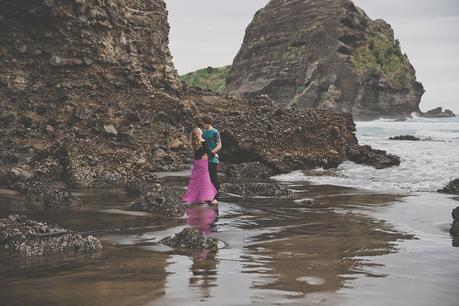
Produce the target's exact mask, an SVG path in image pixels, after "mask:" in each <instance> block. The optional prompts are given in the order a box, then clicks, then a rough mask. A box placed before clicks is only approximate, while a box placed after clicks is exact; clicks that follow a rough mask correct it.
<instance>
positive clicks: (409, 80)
mask: <svg viewBox="0 0 459 306" xmlns="http://www.w3.org/2000/svg"><path fill="white" fill-rule="evenodd" d="M224 92H225V93H228V94H231V95H235V96H239V97H250V96H255V95H259V94H267V95H269V96H270V98H272V99H273V100H274V101H275V102H276V103H278V104H280V105H285V106H286V107H287V106H294V105H296V106H298V107H302V108H319V109H326V110H331V111H337V112H348V113H352V114H353V115H354V117H355V118H357V119H363V120H371V119H375V118H379V117H387V118H403V117H408V116H409V115H410V114H411V113H413V112H416V113H419V112H420V109H419V103H420V101H421V97H422V95H423V93H424V88H423V86H422V84H421V83H420V82H418V81H417V80H416V73H415V69H414V68H413V66H412V65H411V64H410V62H409V60H408V57H407V55H406V54H403V53H402V51H401V47H400V42H399V41H398V40H396V39H395V37H394V31H393V29H392V28H391V26H390V25H389V24H388V23H386V22H385V21H384V20H371V19H370V18H369V17H368V16H367V14H366V13H365V12H364V11H363V10H362V9H360V8H358V7H356V6H355V5H354V3H353V2H352V1H349V0H289V1H284V0H271V1H270V2H269V3H268V4H267V6H266V7H265V8H263V9H261V10H260V11H258V12H257V13H256V14H255V17H254V19H253V21H252V23H251V24H250V25H249V26H248V28H247V30H246V35H245V38H244V41H243V44H242V47H241V49H240V51H239V53H238V54H237V56H236V58H235V59H234V62H233V65H232V68H231V70H230V72H229V74H228V77H227V79H226V87H225V90H224Z"/></svg>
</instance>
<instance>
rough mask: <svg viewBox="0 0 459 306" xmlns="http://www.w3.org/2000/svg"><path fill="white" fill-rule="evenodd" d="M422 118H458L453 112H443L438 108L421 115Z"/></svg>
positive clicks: (446, 110) (447, 110)
mask: <svg viewBox="0 0 459 306" xmlns="http://www.w3.org/2000/svg"><path fill="white" fill-rule="evenodd" d="M420 116H421V117H424V118H453V117H456V115H455V114H454V113H453V111H452V110H449V109H445V110H444V111H443V108H442V107H437V108H434V109H431V110H429V111H427V112H425V113H421V114H420Z"/></svg>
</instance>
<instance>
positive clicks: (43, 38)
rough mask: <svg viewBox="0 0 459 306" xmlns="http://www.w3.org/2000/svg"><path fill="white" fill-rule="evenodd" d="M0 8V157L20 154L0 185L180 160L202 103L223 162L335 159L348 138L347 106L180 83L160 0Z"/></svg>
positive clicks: (290, 163)
mask: <svg viewBox="0 0 459 306" xmlns="http://www.w3.org/2000/svg"><path fill="white" fill-rule="evenodd" d="M0 13H1V16H0V42H1V43H0V61H1V64H0V109H1V113H0V148H1V150H0V159H2V160H1V161H0V164H8V163H15V162H17V160H18V157H19V158H21V157H22V156H30V157H31V158H32V159H31V160H30V161H28V162H27V163H26V164H24V165H22V166H21V167H20V169H13V170H11V171H9V170H7V171H6V172H5V171H4V172H3V173H0V184H2V185H7V186H9V187H11V188H14V189H20V190H23V189H24V188H26V187H27V186H28V184H30V183H31V182H32V183H37V182H42V181H46V180H55V179H60V178H62V179H64V180H65V181H66V182H67V184H68V185H69V186H73V187H90V186H93V185H94V184H97V183H99V182H119V181H123V180H126V179H129V178H131V177H133V176H139V175H142V174H144V173H148V172H154V171H160V170H176V169H180V168H182V167H183V166H184V165H185V166H186V167H189V166H190V165H191V162H192V159H191V156H192V155H191V149H190V143H189V139H188V137H189V134H190V131H191V129H192V128H193V127H194V126H196V125H198V124H199V123H200V118H201V116H202V114H203V113H210V114H212V115H213V116H214V117H215V119H216V126H217V127H218V128H220V130H221V132H222V137H223V142H224V151H223V152H222V158H223V160H226V161H227V162H235V163H242V162H246V161H259V162H262V163H263V164H265V165H268V166H269V167H270V168H272V169H273V170H275V171H276V172H280V171H290V170H294V169H299V168H310V167H314V166H335V165H337V164H338V163H339V162H341V161H342V160H344V159H346V158H347V152H348V148H349V147H354V148H355V147H356V146H357V140H356V138H355V136H354V134H353V132H354V124H353V122H352V119H351V118H350V117H349V116H347V115H343V114H334V113H328V112H322V111H317V110H308V111H296V110H293V109H290V110H284V109H283V108H281V107H277V106H275V105H274V104H273V102H272V101H271V100H270V99H268V98H266V97H257V98H253V99H250V100H242V99H236V98H229V97H224V96H219V95H215V94H212V93H209V92H206V91H202V90H199V89H193V88H188V87H186V86H184V85H182V84H181V83H180V81H179V80H178V77H177V75H176V72H175V69H174V66H173V64H172V62H171V56H170V53H169V49H168V23H167V11H166V8H165V4H164V2H163V1H162V0H149V1H145V0H111V1H99V0H72V1H69V0H47V1H34V0H4V1H2V2H0ZM247 131H250V132H247Z"/></svg>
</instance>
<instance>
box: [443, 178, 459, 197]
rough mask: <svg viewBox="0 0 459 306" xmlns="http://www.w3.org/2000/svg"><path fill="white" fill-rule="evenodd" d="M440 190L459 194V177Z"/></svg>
mask: <svg viewBox="0 0 459 306" xmlns="http://www.w3.org/2000/svg"><path fill="white" fill-rule="evenodd" d="M438 192H443V193H451V194H459V179H455V180H454V181H451V182H449V183H448V185H446V186H445V187H444V188H443V189H439V190H438Z"/></svg>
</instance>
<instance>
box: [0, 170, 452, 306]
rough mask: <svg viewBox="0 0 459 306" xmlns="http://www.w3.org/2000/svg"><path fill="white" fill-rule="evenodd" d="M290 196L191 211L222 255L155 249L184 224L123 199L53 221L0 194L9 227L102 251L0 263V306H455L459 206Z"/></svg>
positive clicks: (101, 200) (344, 191) (325, 193)
mask: <svg viewBox="0 0 459 306" xmlns="http://www.w3.org/2000/svg"><path fill="white" fill-rule="evenodd" d="M169 179H170V180H171V181H173V182H175V183H176V184H179V185H181V186H184V184H185V180H186V178H185V177H181V176H176V177H174V178H169ZM285 184H287V185H288V186H289V188H290V189H292V190H294V191H295V192H294V193H293V194H294V197H293V198H292V199H287V198H283V199H270V198H264V199H250V198H249V199H242V198H224V199H223V202H221V203H220V204H219V207H218V209H216V208H215V207H205V206H196V207H191V208H189V209H188V210H187V219H185V220H184V221H185V222H188V223H190V224H191V225H192V226H194V227H197V228H199V229H200V230H202V231H204V232H206V233H209V236H211V237H214V238H217V239H219V240H220V241H221V245H220V248H219V250H218V251H213V252H209V251H174V250H172V249H170V248H168V247H165V246H162V245H160V244H158V241H159V240H160V239H161V238H162V237H165V236H167V235H170V234H173V233H175V232H178V231H180V230H181V229H182V228H183V225H182V222H180V220H170V219H166V218H159V217H156V216H151V215H147V214H128V213H125V212H123V208H124V207H125V206H126V205H127V203H129V201H131V200H132V199H130V198H128V197H126V195H125V194H124V193H123V192H122V191H121V190H119V189H96V190H90V191H74V192H75V193H76V194H78V195H79V196H80V197H82V199H83V200H84V209H83V210H82V211H78V212H72V213H62V214H55V215H49V214H45V213H43V212H40V211H37V210H35V211H33V210H29V209H27V206H26V204H25V202H24V199H23V198H21V197H20V196H18V195H17V194H14V193H11V192H8V191H0V217H4V216H6V215H8V214H10V213H24V214H27V215H30V216H31V217H34V218H39V219H44V220H47V221H49V222H52V223H58V224H59V225H62V226H65V227H68V228H71V229H75V230H80V231H90V232H95V233H96V235H97V236H98V237H100V239H101V240H102V241H103V244H104V250H103V251H102V252H100V253H98V254H95V255H92V256H73V257H72V256H68V257H64V258H62V257H58V258H45V259H34V260H29V261H24V260H22V261H20V260H14V259H12V258H9V257H7V256H0V297H1V299H0V304H1V305H105V304H110V305H112V306H117V305H363V304H369V301H371V303H370V304H371V305H445V306H453V305H457V292H458V289H459V249H457V248H454V247H452V240H451V237H450V236H449V234H448V232H447V230H448V228H449V223H450V221H451V216H450V214H451V210H452V209H453V208H454V207H455V206H457V205H459V202H457V201H455V200H453V199H452V198H451V197H449V196H445V195H441V194H436V193H427V192H424V193H409V194H405V195H403V194H390V193H375V192H370V191H364V190H357V189H352V188H346V187H336V186H328V185H325V186H320V185H310V184H309V183H307V182H303V181H300V182H286V183H285ZM301 199H313V204H312V205H306V204H301V202H299V201H298V200H301Z"/></svg>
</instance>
